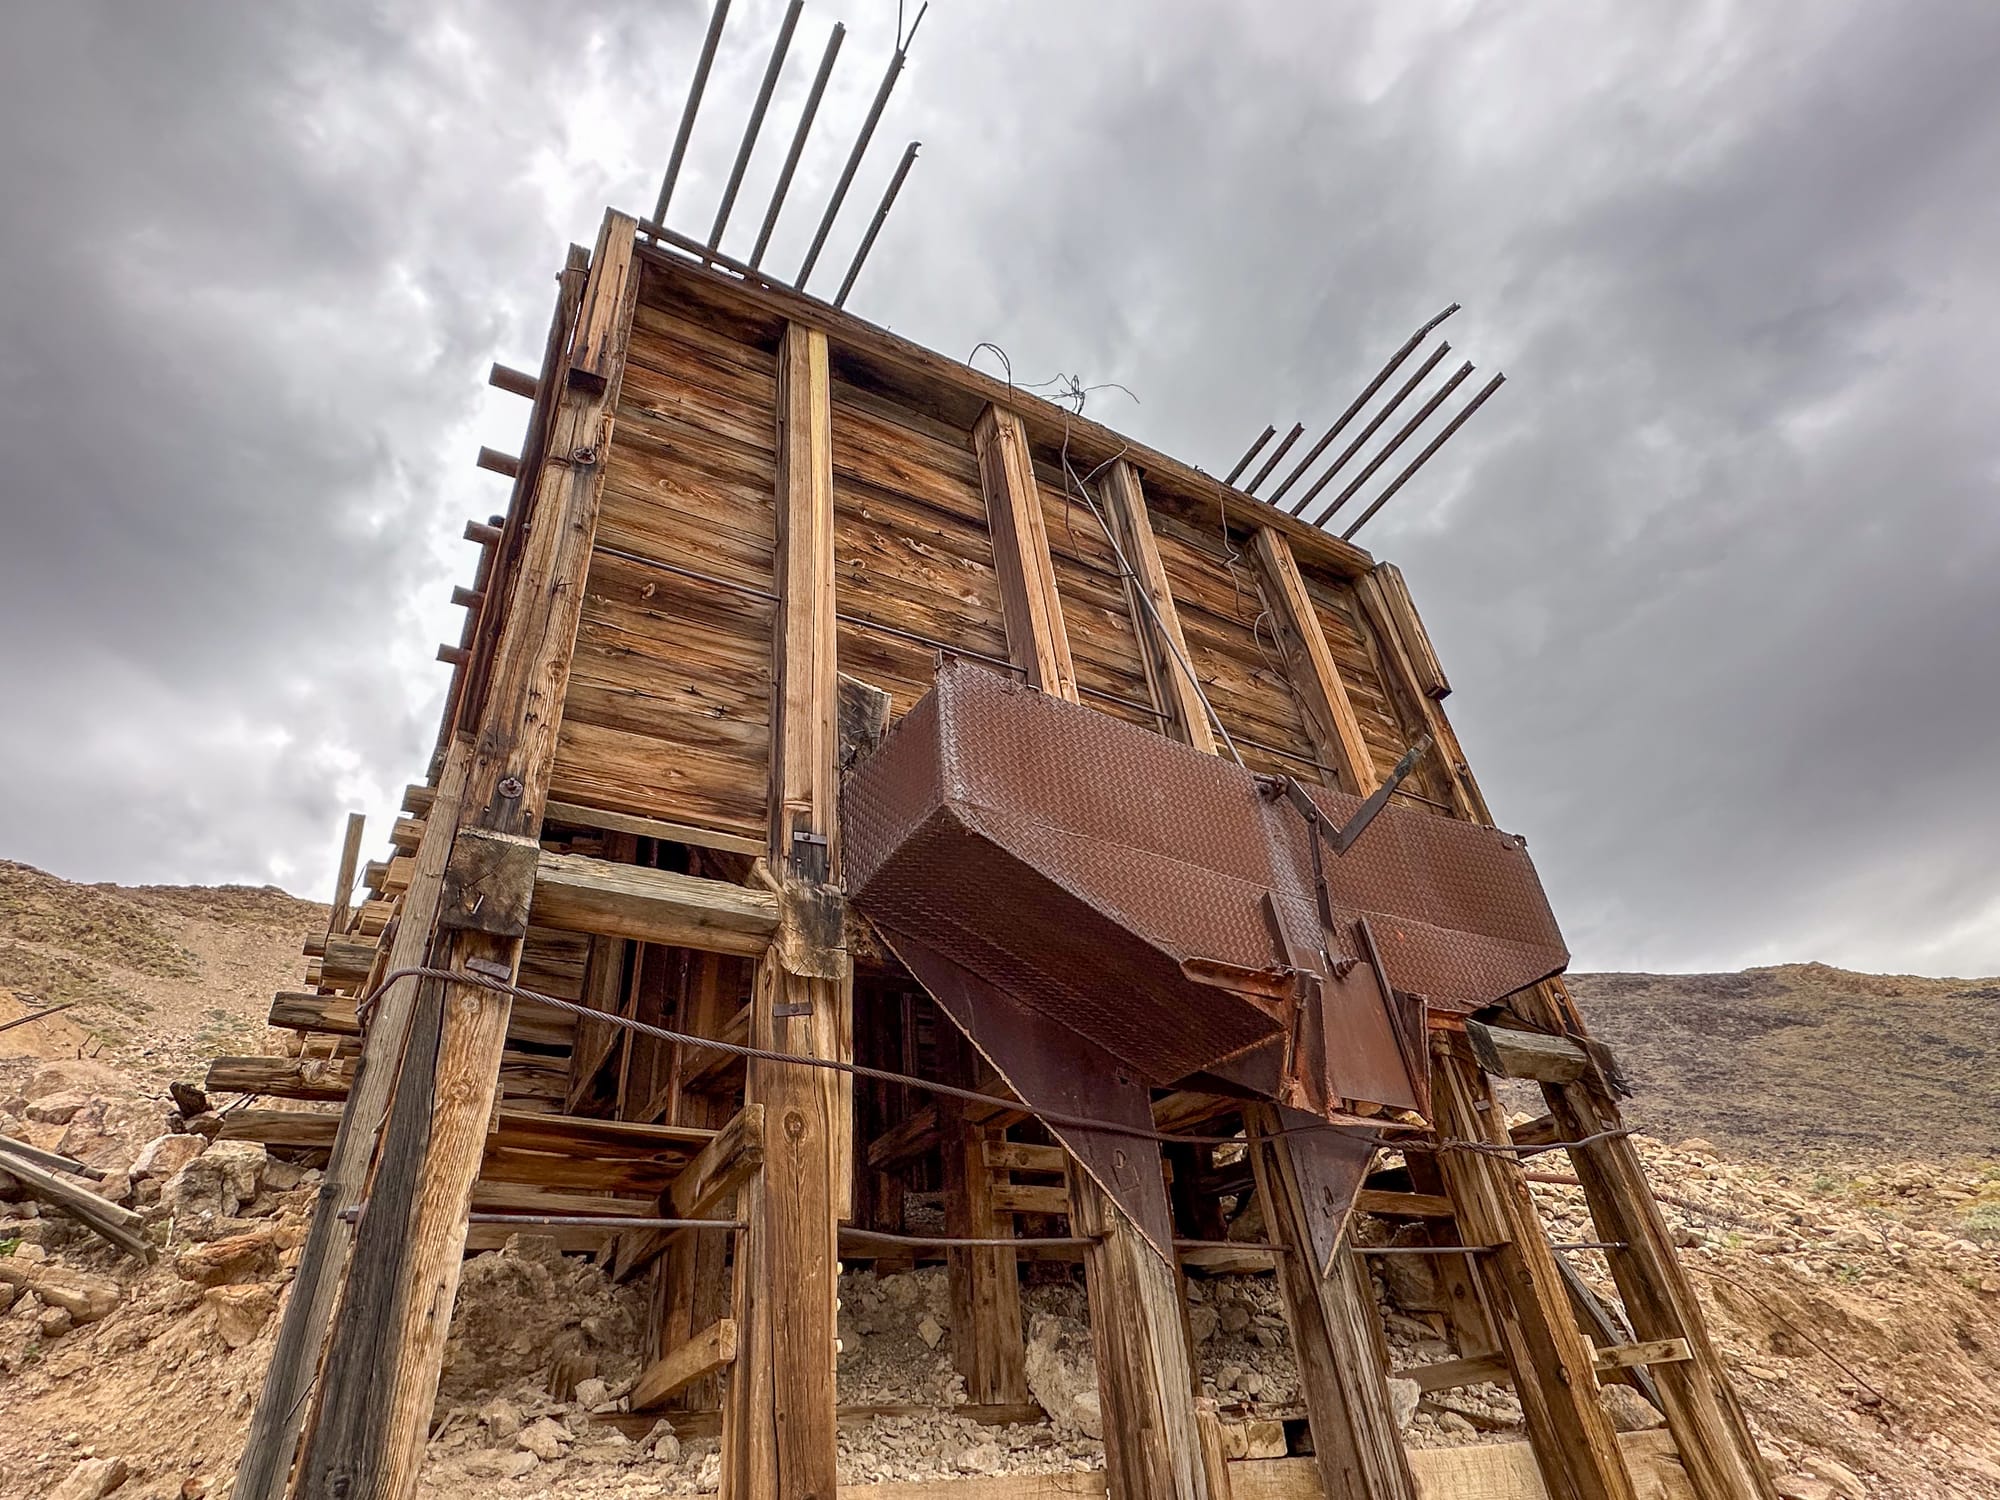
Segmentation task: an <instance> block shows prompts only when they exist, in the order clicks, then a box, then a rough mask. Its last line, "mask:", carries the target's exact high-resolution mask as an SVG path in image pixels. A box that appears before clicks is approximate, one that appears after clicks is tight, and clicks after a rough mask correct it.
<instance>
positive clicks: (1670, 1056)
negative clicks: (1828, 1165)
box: [1570, 964, 2000, 1162]
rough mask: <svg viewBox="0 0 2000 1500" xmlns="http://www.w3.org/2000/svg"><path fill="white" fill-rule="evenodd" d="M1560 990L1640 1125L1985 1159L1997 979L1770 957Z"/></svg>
mask: <svg viewBox="0 0 2000 1500" xmlns="http://www.w3.org/2000/svg"><path fill="white" fill-rule="evenodd" d="M1570 989H1571V992H1572V993H1573V994H1574V995H1575V996H1576V998H1577V1002H1578V1004H1579V1005H1581V1006H1582V1008H1583V1013H1584V1018H1585V1020H1586V1021H1587V1022H1588V1023H1589V1025H1590V1028H1591V1030H1592V1031H1593V1032H1595V1033H1596V1034H1597V1036H1598V1037H1599V1038H1601V1039H1602V1040H1604V1041H1606V1042H1608V1043H1610V1044H1611V1046H1612V1048H1613V1049H1614V1050H1615V1051H1616V1052H1617V1054H1618V1057H1619V1061H1620V1062H1621V1063H1622V1064H1623V1065H1624V1067H1625V1070H1626V1072H1627V1073H1629V1074H1630V1075H1631V1076H1632V1079H1633V1082H1634V1085H1635V1087H1636V1089H1637V1097H1636V1098H1635V1099H1634V1100H1633V1101H1632V1104H1631V1107H1630V1109H1629V1110H1628V1112H1627V1113H1628V1117H1629V1118H1630V1119H1631V1120H1632V1121H1633V1123H1635V1124H1638V1125H1642V1126H1644V1127H1645V1128H1646V1129H1648V1130H1650V1131H1653V1132H1654V1133H1656V1134H1659V1135H1663V1136H1666V1137H1668V1138H1676V1137H1681V1136H1691V1135H1692V1136H1702V1137H1704V1138H1706V1139H1708V1140H1711V1141H1713V1142H1715V1143H1716V1144H1717V1145H1718V1146H1722V1147H1726V1148H1728V1149H1729V1150H1730V1151H1732V1152H1737V1153H1740V1154H1742V1155H1744V1156H1746V1157H1762V1158H1764V1159H1766V1160H1781V1161H1795V1160H1823V1161H1829V1162H1841V1161H1848V1162H1852V1161H1861V1160H1880V1161H1895V1160H1899V1159H1903V1158H1909V1157H1914V1158H1917V1159H1921V1160H1924V1161H1947V1160H1951V1159H1953V1158H1957V1157H1977V1158H1985V1159H1989V1160H1990V1159H1992V1158H1993V1157H1995V1156H1996V1155H2000V1068H1996V1067H1995V1066H1994V1063H1995V1057H1996V1054H2000V980H1993V979H1975V980H1962V979H1921V978H1917V977H1915V976H1912V975H1908V974H1851V973H1848V972H1847V971H1846V970H1844V969H1833V968H1828V967H1827V966H1826V965H1825V964H1785V965H1782V966H1780V967H1777V968H1770V969H1751V970H1748V971H1747V972H1745V973H1742V974H1580V975H1573V976H1571V979H1570Z"/></svg>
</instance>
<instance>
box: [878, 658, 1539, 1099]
mask: <svg viewBox="0 0 2000 1500" xmlns="http://www.w3.org/2000/svg"><path fill="white" fill-rule="evenodd" d="M1311 796H1312V798H1313V800H1314V802H1315V803H1316V804H1317V805H1319V806H1320V807H1321V808H1322V809H1323V810H1324V811H1325V812H1326V814H1327V816H1328V817H1329V818H1330V819H1331V820H1333V821H1334V822H1335V823H1336V824H1338V823H1341V822H1344V821H1345V820H1346V819H1347V818H1348V817H1350V816H1351V815H1352V813H1353V811H1354V809H1355V808H1356V807H1358V806H1359V805H1360V801H1361V799H1359V798H1355V797H1346V796H1342V795H1341V794H1338V793H1332V792H1321V791H1313V792H1312V793H1311ZM845 797H846V807H845V812H844V816H843V828H844V839H845V851H844V857H845V862H846V876H847V882H848V886H849V889H850V893H851V895H852V897H853V900H854V901H855V904H856V905H857V906H858V907H860V909H861V910H862V911H864V912H866V913H867V914H868V915H869V916H870V917H871V918H872V919H873V920H874V921H875V923H876V924H877V925H878V926H879V927H881V928H882V929H883V930H884V932H885V933H886V934H888V935H890V937H891V938H892V939H894V938H896V937H907V938H913V939H915V940H917V941H919V942H921V943H922V944H923V945H924V946H925V947H927V948H928V949H930V950H931V951H932V952H934V953H935V954H937V955H939V956H940V957H941V958H943V959H946V960H949V961H950V963H952V964H953V965H955V966H956V967H958V968H960V969H962V970H964V971H966V972H967V973H970V974H972V975H975V976H977V977H978V979H979V980H981V981H982V982H983V983H984V984H986V985H988V986H990V987H991V988H992V989H994V990H995V991H997V992H1000V993H1002V994H1004V995H1006V996H1007V997H1008V998H1009V999H1010V1001H1012V1002H1013V1003H1015V1004H1018V1005H1020V1006H1022V1007H1025V1008H1026V1009H1028V1010H1031V1011H1034V1012H1036V1013H1037V1014H1038V1015H1040V1016H1041V1017H1044V1018H1046V1019H1048V1020H1051V1021H1053V1022H1055V1023H1057V1025H1059V1026H1060V1027H1062V1028H1064V1029H1066V1030H1067V1031H1069V1032H1071V1033H1074V1034H1075V1035H1076V1036H1078V1037H1081V1038H1084V1039H1086V1040H1087V1041H1089V1042H1090V1043H1091V1044H1092V1045H1093V1046H1095V1047H1098V1048H1101V1049H1102V1050H1103V1052H1105V1053H1106V1054H1108V1055H1109V1056H1110V1057H1111V1058H1113V1059H1116V1060H1117V1062H1118V1063H1120V1064H1121V1065H1123V1066H1124V1067H1126V1068H1128V1069H1130V1070H1131V1071H1132V1072H1133V1073H1134V1074H1135V1076H1136V1077H1137V1078H1139V1079H1140V1080H1141V1081H1142V1082H1145V1083H1149V1084H1158V1085H1166V1084H1170V1083H1173V1082H1175V1081H1176V1080H1178V1079H1181V1078H1183V1077H1185V1076H1187V1075H1188V1074H1191V1073H1194V1072H1196V1071H1199V1070H1206V1069H1215V1068H1218V1067H1219V1066H1221V1065H1224V1064H1226V1063H1227V1062H1228V1060H1229V1059H1231V1058H1235V1057H1244V1058H1246V1059H1247V1057H1248V1056H1249V1055H1251V1054H1252V1053H1253V1052H1254V1051H1255V1049H1259V1048H1263V1047H1267V1046H1269V1045H1270V1044H1271V1043H1273V1042H1274V1041H1276V1042H1278V1043H1279V1044H1280V1045H1281V1046H1282V1047H1283V1048H1284V1049H1285V1057H1286V1059H1287V1064H1286V1068H1285V1070H1284V1071H1285V1073H1286V1076H1287V1077H1288V1078H1290V1079H1291V1080H1292V1081H1293V1083H1294V1084H1297V1085H1299V1086H1301V1087H1304V1088H1305V1095H1306V1097H1307V1102H1310V1103H1311V1105H1312V1107H1313V1108H1314V1109H1315V1110H1316V1111H1321V1112H1328V1111H1331V1110H1332V1109H1333V1108H1334V1107H1335V1106H1336V1105H1337V1102H1338V1100H1339V1099H1340V1098H1347V1099H1358V1100H1367V1101H1370V1102H1374V1103H1380V1104H1387V1105H1392V1106H1398V1107H1405V1108H1409V1107H1416V1106H1417V1105H1419V1104H1420V1103H1421V1100H1422V1093H1421V1075H1422V1073H1423V1071H1424V1065H1423V1061H1422V1058H1421V1054H1420V1049H1419V1055H1418V1057H1417V1058H1416V1059H1415V1061H1414V1062H1412V1060H1411V1058H1410V1056H1409V1050H1410V1049H1409V1046H1408V1042H1409V1036H1408V1033H1409V1030H1410V1007H1411V1002H1410V1001H1408V1000H1405V999H1398V998H1397V996H1398V992H1400V993H1401V994H1402V995H1404V996H1409V995H1421V996H1423V997H1425V998H1426V999H1427V1001H1428V1002H1429V1003H1430V1004H1432V1005H1438V1006H1444V1007H1449V1008H1454V1009H1464V1010H1469V1009H1474V1008H1477V1007H1479V1006H1483V1005H1487V1004H1491V1003H1493V1002H1495V1001H1497V1000H1499V999H1501V998H1502V997H1504V996H1506V995H1508V994H1511V993H1513V992H1514V991H1516V990H1518V989H1521V988H1523V987H1525V986H1527V985H1530V984H1533V983H1535V982H1537V981H1538V980H1541V979H1544V978H1547V977H1548V976H1550V975H1551V974H1554V973H1557V972H1560V970H1561V969H1562V967H1563V965H1564V964H1565V963H1566V962H1567V957H1568V956H1567V954H1566V952H1565V951H1564V949H1563V946H1562V939H1561V935H1560V933H1559V932H1558V930H1557V928H1556V925H1555V921H1554V918H1553V917H1552V916H1551V914H1550V913H1549V910H1548V905H1547V902H1546V900H1545V899H1544V897H1543V895H1542V891H1541V886H1540V883H1539V881H1538V880H1537V879H1536V877H1535V873H1534V868H1533V866H1532V864H1531V863H1530V862H1529V860H1528V857H1527V854H1526V852H1525V850H1524V848H1523V847H1522V844H1521V842H1520V840H1518V839H1515V838H1512V837H1510V836H1509V835H1506V834H1503V833H1501V832H1499V831H1498V830H1495V829H1490V828H1480V827H1477V826H1475V825H1472V824H1468V823H1461V822H1456V821H1453V820H1451V819H1447V818H1442V817H1437V816H1435V815H1432V814H1429V813H1423V812H1414V811H1410V810H1406V809H1401V808H1389V809H1387V810H1385V811H1384V812H1383V813H1382V815H1381V816H1380V817H1378V818H1377V819H1376V820H1375V823H1374V824H1373V825H1372V826H1371V827H1370V828H1369V829H1368V831H1367V833H1366V834H1364V835H1363V836H1362V838H1361V839H1360V840H1359V842H1358V843H1356V844H1355V845H1354V847H1353V848H1352V849H1351V850H1349V852H1348V853H1347V854H1346V855H1345V856H1344V857H1331V856H1328V857H1325V858H1323V859H1322V860H1321V861H1320V864H1321V867H1322V868H1323V870H1324V872H1325V877H1326V880H1327V887H1328V894H1329V898H1330V901H1331V906H1332V915H1333V918H1334V920H1333V922H1332V924H1331V926H1330V927H1329V926H1326V925H1323V924H1322V921H1321V918H1320V912H1319V907H1318V904H1317V899H1316V894H1315V890H1314V886H1313V880H1312V870H1313V866H1314V861H1313V851H1312V847H1311V845H1310V844H1309V842H1308V840H1309V839H1310V837H1311V835H1310V833H1309V831H1308V829H1307V826H1306V824H1305V822H1304V821H1303V820H1302V819H1301V818H1300V817H1299V816H1298V815H1297V812H1296V810H1295V809H1291V808H1288V807H1284V806H1282V805H1280V804H1278V803H1277V802H1275V801H1274V800H1273V799H1272V798H1271V797H1270V796H1269V795H1268V792H1267V788H1266V787H1265V786H1264V785H1263V784H1262V779H1261V778H1259V777H1257V776H1255V775H1253V774H1252V773H1250V772H1248V771H1246V770H1244V769H1242V768H1241V767H1238V766H1236V765H1233V764H1231V763H1229V762H1226V761H1223V760H1220V759H1218V758H1216V757H1213V756H1207V755H1202V754H1198V753H1197V752H1195V751H1193V750H1190V749H1188V748H1187V747H1186V746H1183V745H1180V744H1177V743H1175V742H1173V741H1170V740H1168V739H1166V738H1164V737H1163V736H1161V735H1158V734H1154V733H1152V732H1150V731H1148V730H1145V729H1141V728H1139V727H1137V726H1135V725H1131V724H1126V723H1123V722H1121V721H1119V720H1115V719H1112V718H1110V717H1108V716H1107V715H1104V714H1100V713H1098V712H1096V711H1094V710H1092V709H1088V708H1084V707H1081V706H1079V705H1076V704H1071V703H1066V702H1063V701H1061V700H1059V699H1055V698H1051V697H1048V696H1046V695H1044V694H1042V693H1039V692H1036V691H1034V690H1033V689H1031V688H1028V687H1026V686H1024V685H1021V684H1018V683H1014V682H1011V681H1009V680H1007V679H1004V678H1002V677H1000V676H998V675H997V674H994V673H990V672H987V671H984V670H983V669H981V668H979V667H976V666H973V665H971V664H969V663H947V664H946V666H945V667H944V668H943V669H942V670H941V671H940V673H939V675H938V679H937V684H936V686H935V688H934V689H933V690H932V692H931V693H929V694H928V695H926V697H925V698H924V699H923V700H921V701H920V702H919V703H918V704H917V705H916V707H914V708H913V709H912V710H911V711H910V712H909V714H907V715H906V716H905V717H904V719H903V720H902V722H901V723H900V724H899V725H898V726H897V727H896V729H895V730H894V731H893V732H892V733H891V734H890V735H889V737H888V739H887V740H886V741H885V742H884V744H883V747H882V749H881V750H880V751H878V752H877V753H876V754H875V755H874V756H873V757H871V758H870V759H869V760H868V761H866V762H865V763H864V764H863V765H862V766H861V767H860V768H859V769H858V770H857V771H856V773H855V774H854V775H853V777H851V778H850V780H849V782H848V785H847V788H846V793H845ZM1362 919H1366V924H1367V927H1368V929H1369V931H1370V932H1371V933H1372V935H1373V939H1374V948H1375V950H1376V952H1377V953H1378V954H1379V957H1380V964H1381V968H1380V974H1379V976H1378V977H1377V978H1376V979H1375V980H1372V981H1371V980H1370V979H1369V977H1368V976H1367V975H1366V974H1362V975H1360V978H1359V979H1358V980H1357V979H1356V975H1357V973H1359V971H1360V970H1363V969H1368V968H1370V967H1371V965H1370V957H1371V955H1370V953H1369V951H1368V944H1367V943H1365V942H1364V941H1363V939H1362V938H1361V936H1360V935H1359V933H1360V926H1359V924H1360V923H1361V921H1362ZM1348 960H1351V961H1352V962H1351V963H1349V962H1343V961H1348ZM1195 975H1200V976H1201V978H1199V979H1198V978H1196V977H1192V976H1195ZM1232 976H1234V977H1232ZM1281 976H1289V989H1287V988H1286V987H1285V986H1284V985H1282V984H1279V983H1277V982H1276V981H1277V979H1278V978H1279V977H1281ZM1382 977H1386V981H1387V989H1388V993H1387V994H1384V993H1383V989H1384V985H1383V984H1382V982H1381V978H1382ZM1312 1028H1317V1032H1316V1034H1315V1035H1314V1036H1313V1037H1312V1038H1311V1040H1310V1044H1309V1045H1306V1044H1303V1042H1302V1036H1303V1033H1304V1032H1305V1031H1306V1030H1309V1029H1312ZM1301 1069H1303V1070H1304V1071H1303V1073H1301V1072H1300V1070H1301ZM1277 1096H1279V1097H1282V1093H1280V1094H1279V1095H1277ZM1288 1102H1297V1100H1296V1099H1294V1100H1292V1101H1288Z"/></svg>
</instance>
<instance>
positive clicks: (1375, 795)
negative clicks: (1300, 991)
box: [1257, 734, 1431, 926]
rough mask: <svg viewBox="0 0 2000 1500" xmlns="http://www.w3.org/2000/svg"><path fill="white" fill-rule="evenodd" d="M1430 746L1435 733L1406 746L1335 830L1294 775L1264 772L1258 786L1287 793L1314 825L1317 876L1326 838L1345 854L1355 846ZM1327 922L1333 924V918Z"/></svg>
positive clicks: (1270, 793)
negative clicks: (1320, 846) (1365, 798)
mask: <svg viewBox="0 0 2000 1500" xmlns="http://www.w3.org/2000/svg"><path fill="white" fill-rule="evenodd" d="M1430 747H1431V737H1430V736H1429V735H1427V734H1420V735H1418V736H1417V742H1416V743H1415V744H1414V745H1412V746H1410V748H1409V749H1407V750H1405V751H1404V752H1403V758H1402V759H1401V760H1399V761H1397V762H1396V768H1395V769H1394V770H1393V771H1391V772H1390V773H1389V774H1388V775H1387V776H1386V777H1384V778H1383V781H1382V784H1381V785H1380V786H1378V787H1376V788H1375V790H1374V791H1372V792H1370V793H1369V794H1368V800H1367V801H1365V802H1363V803H1362V804H1361V805H1360V806H1359V807H1357V808H1356V809H1355V810H1354V816H1353V817H1351V818H1349V819H1348V820H1347V821H1346V822H1345V823H1343V824H1342V825H1341V826H1340V827H1338V828H1336V829H1333V830H1332V831H1331V832H1329V831H1328V829H1327V820H1326V814H1325V813H1323V812H1321V811H1320V809H1319V804H1318V803H1317V802H1315V801H1313V799H1312V798H1311V797H1310V796H1309V795H1307V793H1306V789H1305V788H1304V787H1302V786H1300V785H1299V784H1298V782H1297V781H1295V780H1294V779H1293V778H1291V777H1290V776H1260V777H1258V778H1257V780H1258V786H1259V790H1261V791H1262V792H1263V794H1264V795H1265V796H1267V797H1271V798H1278V797H1283V798H1284V799H1285V800H1286V801H1287V802H1289V803H1291V804H1292V809H1293V811H1295V812H1297V813H1298V815H1299V816H1300V817H1301V818H1304V819H1305V821H1306V826H1307V827H1309V828H1310V829H1312V831H1313V834H1314V835H1315V839H1314V843H1315V848H1314V851H1313V859H1314V861H1315V867H1314V875H1315V876H1316V877H1317V875H1318V873H1319V872H1318V867H1317V861H1318V859H1319V851H1318V848H1317V845H1318V844H1319V843H1322V842H1323V843H1325V845H1326V846H1327V847H1328V848H1329V849H1331V850H1332V851H1333V852H1334V853H1335V854H1345V853H1347V851H1348V850H1349V849H1352V848H1353V847H1354V841H1355V840H1356V839H1358V838H1360V837H1361V835H1362V834H1364V833H1366V832H1367V831H1368V825H1369V824H1370V823H1373V822H1374V821H1375V817H1376V815H1377V814H1378V813H1380V812H1381V811H1382V809H1383V808H1385V807H1387V806H1388V805H1389V798H1390V796H1391V795H1392V794H1393V793H1394V792H1395V790H1396V788H1397V787H1399V786H1401V785H1402V784H1403V778H1404V777H1406V776H1408V775H1409V774H1410V772H1411V771H1412V770H1414V769H1415V767H1416V764H1417V761H1418V759H1419V758H1420V757H1421V756H1422V755H1423V753H1424V752H1425V751H1426V750H1428V749H1430ZM1321 906H1322V907H1324V906H1325V900H1324V882H1322V899H1321ZM1327 925H1329V926H1331V925H1332V922H1331V919H1330V918H1329V920H1328V924H1327Z"/></svg>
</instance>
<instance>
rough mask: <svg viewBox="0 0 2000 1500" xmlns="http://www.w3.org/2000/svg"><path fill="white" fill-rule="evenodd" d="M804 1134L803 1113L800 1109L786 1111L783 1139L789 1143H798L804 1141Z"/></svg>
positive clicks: (804, 1120) (804, 1119)
mask: <svg viewBox="0 0 2000 1500" xmlns="http://www.w3.org/2000/svg"><path fill="white" fill-rule="evenodd" d="M805 1134H806V1115H805V1111H804V1110H802V1109H788V1110H786V1111H785V1138H786V1139H787V1140H791V1141H800V1140H804V1139H805Z"/></svg>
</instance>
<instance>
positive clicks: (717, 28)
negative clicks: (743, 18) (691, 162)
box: [653, 0, 729, 224]
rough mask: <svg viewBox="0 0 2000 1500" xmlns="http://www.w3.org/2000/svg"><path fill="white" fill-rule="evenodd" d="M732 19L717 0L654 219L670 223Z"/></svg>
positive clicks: (721, 0) (726, 1) (725, 1)
mask: <svg viewBox="0 0 2000 1500" xmlns="http://www.w3.org/2000/svg"><path fill="white" fill-rule="evenodd" d="M728 19H729V0H715V10H714V11H713V12H712V13H711V14H710V15H709V18H708V35H706V36H705V37H703V38H702V42H701V55H700V56H699V57H698V58H696V59H695V64H694V82H692V83H690V84H689V85H688V96H687V103H686V104H684V105H682V106H681V123H680V129H679V130H677V131H675V132H674V149H673V151H672V152H671V153H670V154H669V155H668V157H667V174H666V176H664V177H662V178H661V179H660V197H659V201H658V202H657V203H655V204H654V205H653V222H654V223H655V224H664V223H666V222H667V203H668V201H669V200H670V199H671V198H672V197H673V196H674V184H675V183H677V182H679V181H680V176H681V163H682V162H683V161H685V160H686V159H687V148H688V138H689V137H690V136H692V135H693V134H694V117H695V116H696V114H698V113H699V112H700V110H701V96H702V93H703V91H704V90H705V89H707V87H708V70H709V69H710V68H712V67H713V66H714V65H715V48H716V44H717V43H718V42H720V41H721V40H722V23H723V22H724V21H726V20H728Z"/></svg>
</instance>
